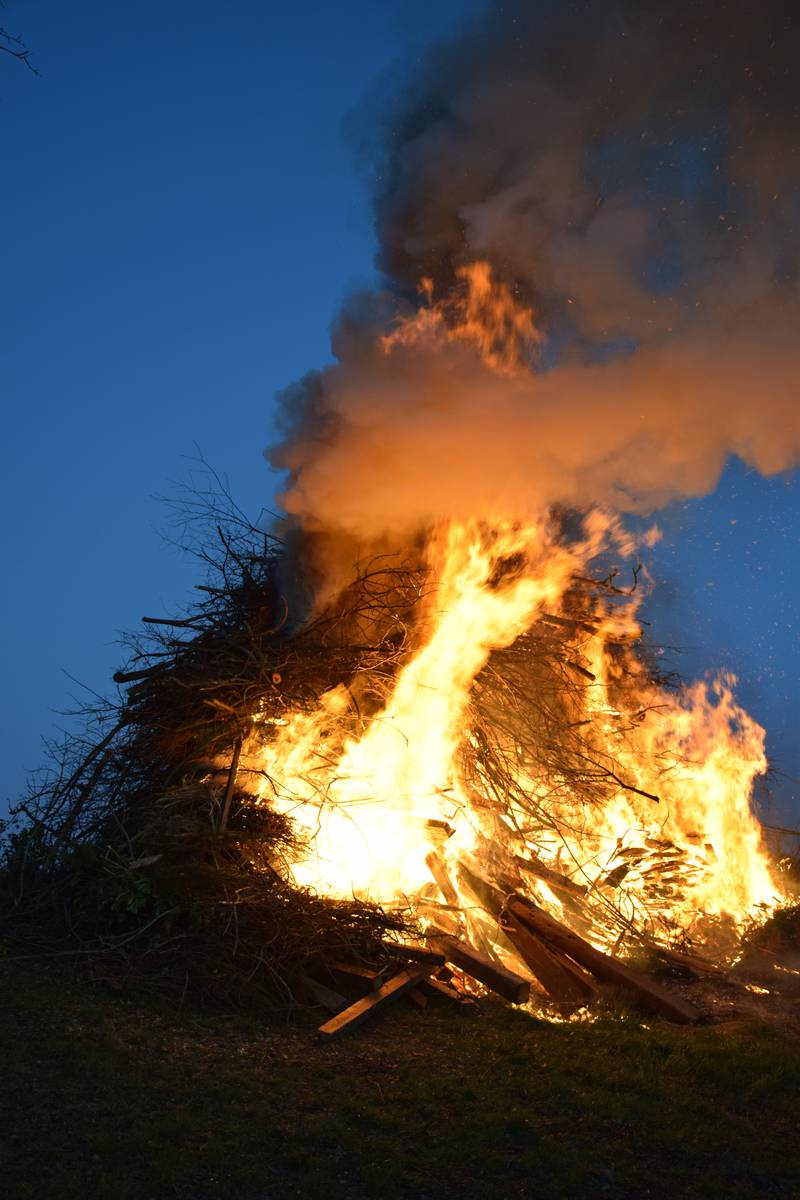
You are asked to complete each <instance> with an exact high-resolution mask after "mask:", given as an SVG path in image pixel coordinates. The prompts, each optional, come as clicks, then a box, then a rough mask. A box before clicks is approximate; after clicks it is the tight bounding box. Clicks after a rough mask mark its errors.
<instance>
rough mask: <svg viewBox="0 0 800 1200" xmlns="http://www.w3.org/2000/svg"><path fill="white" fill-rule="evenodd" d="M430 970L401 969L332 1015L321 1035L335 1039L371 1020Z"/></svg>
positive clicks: (320, 1030)
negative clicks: (334, 1015) (379, 985)
mask: <svg viewBox="0 0 800 1200" xmlns="http://www.w3.org/2000/svg"><path fill="white" fill-rule="evenodd" d="M429 971H430V968H429V967H414V968H409V969H408V970H405V971H400V973H399V974H398V975H393V976H392V978H391V979H387V980H386V983H384V984H382V985H381V987H379V988H378V990H377V991H376V992H371V993H370V995H369V996H364V997H363V998H362V999H361V1000H357V1001H356V1002H355V1004H351V1005H350V1007H349V1008H346V1009H345V1010H344V1012H340V1013H339V1014H338V1016H336V1017H332V1018H331V1020H330V1021H326V1022H325V1024H324V1025H320V1027H319V1033H320V1035H321V1036H322V1037H323V1038H326V1039H328V1040H333V1038H337V1037H340V1036H341V1035H342V1034H343V1033H345V1032H348V1031H349V1030H351V1029H355V1027H356V1026H357V1025H361V1024H362V1023H363V1022H364V1021H367V1020H369V1018H370V1017H373V1016H375V1015H376V1014H377V1013H379V1012H380V1011H381V1010H382V1009H384V1008H386V1007H387V1006H388V1005H389V1004H391V1003H392V1001H394V1000H397V999H399V997H400V996H402V995H403V993H404V992H407V991H409V989H410V988H414V987H416V986H417V984H419V983H422V981H423V980H424V979H427V977H428V972H429Z"/></svg>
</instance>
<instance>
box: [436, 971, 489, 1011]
mask: <svg viewBox="0 0 800 1200" xmlns="http://www.w3.org/2000/svg"><path fill="white" fill-rule="evenodd" d="M422 986H423V987H424V988H427V989H428V990H429V991H431V992H435V993H436V995H437V996H444V997H445V998H446V999H448V1000H452V1002H453V1003H454V1004H457V1005H458V1007H459V1009H460V1010H461V1011H462V1012H477V1011H478V1002H477V1000H475V999H474V998H473V997H472V996H466V995H464V993H463V992H460V991H459V990H458V988H454V987H453V986H452V984H449V983H445V982H444V980H443V979H426V980H425V982H424V983H423V984H422Z"/></svg>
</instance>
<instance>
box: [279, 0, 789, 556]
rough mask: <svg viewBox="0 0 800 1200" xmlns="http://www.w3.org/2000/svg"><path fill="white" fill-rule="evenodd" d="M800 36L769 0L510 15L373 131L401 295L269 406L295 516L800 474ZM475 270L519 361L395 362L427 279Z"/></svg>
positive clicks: (452, 353)
mask: <svg viewBox="0 0 800 1200" xmlns="http://www.w3.org/2000/svg"><path fill="white" fill-rule="evenodd" d="M798 30H800V17H798V15H796V8H795V6H794V5H793V4H788V3H779V2H774V0H766V2H763V3H760V4H758V5H756V4H753V3H751V2H750V0H746V2H745V3H741V0H735V2H734V0H732V2H731V3H726V2H725V0H652V2H647V0H645V2H642V0H619V2H618V3H609V2H608V0H584V2H572V3H568V2H564V0H541V2H539V3H535V2H533V3H532V2H531V0H519V2H514V0H511V2H505V3H503V4H502V5H500V4H498V5H497V6H495V7H492V8H491V9H490V11H489V12H488V13H487V14H486V16H485V18H484V19H483V20H482V21H481V22H480V23H478V25H476V26H474V27H473V28H471V29H470V30H469V31H467V32H465V33H464V34H463V35H462V36H460V37H459V38H457V39H455V40H454V41H453V42H452V43H451V44H448V45H445V46H440V47H436V48H435V49H433V50H432V51H431V53H430V55H429V58H428V61H427V62H426V63H424V64H423V66H422V67H421V68H417V69H416V70H415V71H414V72H411V73H410V75H409V80H408V87H407V89H406V90H405V93H404V95H403V96H401V97H395V99H394V100H393V102H392V104H391V105H390V106H388V107H387V109H386V111H385V112H384V113H383V114H382V120H381V121H380V122H379V124H380V125H381V128H382V129H383V130H384V131H385V134H384V141H383V146H382V149H381V150H380V152H379V162H378V163H377V168H378V174H379V177H380V178H381V180H382V184H381V188H380V191H379V193H378V194H377V195H376V197H375V218H376V230H377V234H378V239H379V247H380V248H379V258H378V262H379V266H380V269H381V271H382V274H383V279H384V283H385V286H384V287H383V289H382V290H381V291H379V292H376V293H374V294H367V295H359V296H356V297H353V298H351V299H350V301H348V303H347V304H346V305H345V307H344V309H343V312H342V313H341V315H340V317H339V319H338V321H337V323H336V326H335V329H334V334H333V352H334V358H335V361H334V363H333V364H332V365H331V366H330V367H329V368H327V369H326V370H323V371H322V372H316V373H312V374H311V375H309V376H307V377H306V378H305V379H304V380H302V381H300V383H298V384H295V385H294V386H293V387H291V388H289V389H287V391H286V392H285V393H284V394H283V396H282V399H281V406H282V417H283V420H284V422H285V424H284V436H283V441H282V442H281V444H280V445H279V446H278V447H277V448H276V449H275V450H273V451H272V453H271V461H272V462H273V464H274V465H275V466H276V467H279V468H282V469H285V470H287V471H288V473H289V474H288V482H287V485H286V489H285V491H284V494H283V496H282V503H283V505H284V507H285V509H286V511H287V512H289V513H290V514H293V515H294V516H295V517H296V518H297V519H298V520H299V521H300V522H301V523H302V525H303V526H304V527H305V528H306V529H308V530H327V531H331V532H334V533H335V532H336V531H342V532H344V533H345V534H347V535H350V536H354V537H356V538H359V539H376V538H379V537H382V536H385V535H388V536H389V537H390V538H394V539H399V538H401V537H403V538H408V537H409V536H410V535H413V534H414V533H415V532H416V531H418V530H420V529H421V528H424V527H426V526H428V525H430V524H431V523H433V522H435V521H436V520H438V519H440V518H442V517H446V516H452V515H456V516H457V515H463V514H469V515H486V516H493V515H497V514H499V513H519V514H521V515H524V514H526V513H529V512H533V511H536V510H540V509H541V508H542V507H546V506H548V505H552V504H566V505H575V506H584V505H590V504H596V503H599V504H604V505H611V506H613V507H615V508H617V509H620V510H623V511H638V512H646V511H650V510H653V509H656V508H658V507H659V506H662V505H664V504H665V503H667V502H669V501H671V500H675V499H678V498H682V497H689V496H698V495H702V494H705V493H707V492H708V491H710V490H711V489H713V488H714V486H715V484H716V482H717V480H718V478H719V475H720V472H721V470H722V467H723V465H724V463H725V460H726V459H727V458H728V456H729V455H731V454H737V455H739V456H740V457H741V458H742V459H744V460H745V461H746V462H747V463H749V464H751V465H752V466H754V467H756V468H757V469H758V470H759V471H761V472H763V473H765V474H770V473H774V472H777V471H780V470H783V469H786V468H788V467H791V466H793V465H794V464H795V463H797V461H798V459H800V402H799V400H800V397H798V390H799V388H798V372H797V358H798V356H797V349H796V347H797V338H798V332H800V288H799V287H798V267H799V266H800V233H799V229H800V227H799V226H798V216H799V215H800V85H799V84H798V80H799V79H800V74H798V70H797V62H798V52H799V51H800V37H799V36H798ZM478 261H480V262H486V263H488V264H489V265H490V267H491V270H492V273H493V277H494V278H495V279H496V280H497V281H498V282H499V285H500V286H502V287H503V288H505V289H507V290H508V292H509V294H511V295H513V297H514V298H515V301H516V303H517V304H519V305H520V306H530V308H531V309H532V310H533V314H534V321H535V324H536V327H537V330H538V331H539V333H540V335H541V337H540V338H538V339H535V340H534V339H531V341H530V343H529V344H528V345H527V346H526V348H525V356H524V359H525V361H524V363H523V365H522V367H521V368H519V369H515V370H502V369H497V366H496V364H494V365H493V364H492V363H491V362H490V361H487V357H486V355H485V354H482V353H480V351H479V349H478V348H476V346H475V344H473V342H471V341H470V340H469V339H458V338H456V339H448V338H443V337H420V338H417V339H416V340H409V341H407V342H403V341H402V340H401V341H399V342H398V343H397V344H396V345H394V346H393V348H392V350H391V352H390V353H386V351H385V348H383V347H382V345H381V338H382V337H383V336H384V335H386V334H387V333H391V332H392V330H393V329H396V323H397V321H398V319H400V320H402V319H404V318H408V316H409V314H411V313H413V312H414V311H415V309H416V308H417V307H418V306H419V305H420V304H423V303H427V300H422V299H421V298H420V296H419V294H418V292H417V288H418V285H419V282H420V280H421V279H423V278H426V279H428V280H429V281H430V284H429V285H428V287H429V290H430V289H432V294H433V297H434V302H435V301H436V300H437V298H438V299H441V298H446V297H448V296H451V295H455V294H458V292H459V289H460V288H462V286H463V283H462V274H461V272H463V268H464V267H465V265H467V264H469V263H474V262H478ZM445 311H446V310H445Z"/></svg>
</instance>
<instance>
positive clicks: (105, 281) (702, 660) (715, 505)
mask: <svg viewBox="0 0 800 1200" xmlns="http://www.w3.org/2000/svg"><path fill="white" fill-rule="evenodd" d="M481 7H482V6H481V5H480V4H478V3H466V0H440V2H439V3H438V4H436V5H435V6H434V5H424V4H422V3H416V2H414V3H409V2H407V0H402V2H401V3H400V4H399V5H396V6H389V5H383V4H375V3H368V2H367V0H347V2H346V3H341V4H338V5H317V4H308V3H304V2H302V0H301V2H298V3H295V4H293V5H291V6H283V5H277V4H275V5H273V4H269V3H258V2H256V0H235V2H234V3H232V4H228V5H225V6H218V5H212V4H206V3H202V2H200V3H197V4H194V5H192V6H182V5H164V4H156V3H154V2H152V0H143V2H142V3H140V4H138V5H136V6H109V5H107V4H101V3H99V0H86V2H85V3H83V4H80V5H68V6H65V5H63V4H56V3H55V2H54V0H20V2H19V3H10V4H9V5H8V6H7V7H6V9H5V10H4V16H3V21H4V23H5V24H6V26H7V27H9V28H10V29H11V30H12V31H13V32H19V33H20V34H23V35H24V37H25V39H26V42H27V44H28V45H29V46H30V48H31V50H32V55H33V60H34V62H35V65H36V66H37V68H38V69H39V71H40V75H39V76H38V77H37V76H34V75H33V74H31V73H30V72H28V71H26V70H25V68H24V67H23V66H20V65H19V64H16V63H14V62H12V61H11V60H9V61H5V60H4V61H2V62H0V111H2V118H3V130H4V132H3V137H4V164H5V173H6V177H5V186H4V188H3V197H2V203H3V208H4V212H3V230H4V237H3V261H4V270H3V288H2V305H3V312H2V330H3V339H4V346H3V359H4V370H3V386H4V389H5V397H6V403H5V410H4V411H5V412H6V414H7V421H8V426H9V435H8V438H7V446H6V456H5V460H6V461H5V469H4V471H3V478H2V486H3V489H4V507H5V511H6V523H5V527H6V545H5V561H6V587H5V589H4V605H5V611H4V614H3V631H4V642H5V644H4V648H3V661H4V667H5V679H4V686H3V700H4V714H3V715H4V720H3V723H2V756H3V762H4V766H5V781H6V785H5V793H6V794H5V797H0V803H2V802H3V800H4V799H8V800H13V798H14V797H15V796H17V795H18V794H19V793H20V791H21V790H22V788H23V786H24V781H25V776H26V772H27V771H28V770H29V769H31V768H34V767H36V766H38V765H40V763H41V760H42V750H41V738H42V736H43V735H48V736H52V735H53V733H54V732H55V729H56V726H57V725H58V724H59V723H63V722H60V719H59V718H57V717H56V716H55V715H54V710H63V709H66V708H69V707H70V703H71V701H70V696H71V695H73V694H78V687H77V685H76V684H75V683H73V682H72V681H71V680H70V678H69V677H68V676H74V677H75V678H76V679H78V680H80V681H82V682H83V683H85V684H86V685H87V686H88V687H89V688H92V689H95V690H98V691H104V690H106V689H107V688H108V687H109V686H111V685H110V676H111V674H112V672H113V670H114V669H115V668H116V667H117V666H118V665H119V664H120V660H121V658H122V657H124V656H123V654H122V651H121V648H120V647H119V646H118V645H116V644H115V639H116V638H117V636H118V634H119V631H122V630H125V629H129V628H132V627H134V626H135V625H136V624H137V622H138V620H139V618H140V617H141V616H142V615H143V614H152V615H163V614H175V612H176V611H177V610H179V609H180V607H181V606H182V604H184V603H185V602H186V600H187V599H188V598H189V596H190V591H191V586H192V584H193V583H195V582H200V581H201V579H200V578H199V576H198V571H197V568H196V566H195V565H194V564H193V563H192V562H191V561H189V560H186V559H184V558H182V557H181V556H180V555H179V554H178V553H177V552H176V551H175V550H174V549H173V548H171V547H170V546H169V545H167V544H166V542H165V540H164V538H163V537H162V536H161V533H160V532H159V531H166V532H167V533H168V532H169V529H168V514H167V513H166V512H165V510H164V508H163V506H162V505H161V504H160V503H159V502H158V501H157V500H156V499H155V497H156V496H158V495H159V494H162V495H163V494H174V493H175V491H176V488H177V486H178V485H179V484H180V483H182V482H186V481H187V480H188V479H189V477H190V474H191V471H192V465H191V459H192V458H193V457H194V456H195V454H196V449H195V448H196V447H197V448H199V451H200V452H201V453H202V454H203V455H204V456H205V458H206V459H207V460H208V461H209V462H210V463H211V464H212V466H213V467H214V468H215V469H216V470H217V471H218V472H219V473H220V474H222V475H224V476H226V477H227V478H228V480H229V482H230V486H231V490H232V491H233V493H234V495H235V497H236V498H237V500H238V502H239V504H240V505H241V507H242V508H243V509H244V510H245V511H246V512H247V513H248V514H249V515H251V516H252V517H253V519H256V518H257V517H258V514H259V512H260V511H261V510H262V509H263V508H269V507H270V506H271V505H272V503H273V495H274V489H275V486H276V480H275V477H274V476H273V475H272V474H271V473H270V471H269V469H268V467H267V466H266V464H265V462H264V459H263V456H262V450H263V448H264V446H265V445H267V444H268V443H269V442H270V441H271V440H272V438H273V433H272V414H273V396H274V394H275V392H276V391H277V390H278V389H280V388H282V387H284V386H285V385H286V384H287V383H289V382H291V381H292V380H293V379H296V378H297V377H299V376H301V375H302V374H303V373H304V372H305V371H306V370H308V369H309V368H311V367H315V366H321V365H324V363H325V362H326V361H327V359H328V357H329V346H328V330H329V325H330V322H331V319H332V318H333V316H334V314H335V312H336V309H337V306H338V304H339V303H340V301H341V299H342V297H343V296H344V295H345V293H346V292H347V291H348V290H349V289H351V288H353V287H354V286H357V285H358V284H359V283H363V282H369V281H370V280H371V279H372V278H373V276H374V268H373V263H372V260H373V255H374V252H375V241H374V235H373V230H372V217H371V213H370V207H369V192H370V186H371V183H373V182H374V180H373V179H372V175H371V171H370V166H369V163H368V162H367V163H365V162H364V160H363V156H360V155H359V145H358V142H359V136H358V131H359V129H360V128H361V122H360V120H359V118H358V117H357V116H354V115H353V114H354V113H356V112H357V111H358V110H361V111H363V110H364V107H365V106H366V107H368V106H369V103H370V97H371V96H378V95H380V91H381V88H382V87H383V86H384V85H385V81H386V78H387V75H388V76H389V77H391V78H396V77H397V76H398V74H399V75H400V76H402V72H403V70H404V64H406V63H407V62H408V61H409V60H411V61H413V60H414V59H415V58H416V57H418V55H419V53H420V50H421V48H422V47H423V46H424V45H425V44H426V43H427V42H429V41H430V40H431V38H433V37H434V36H436V35H437V34H439V33H444V32H447V31H448V30H452V29H453V28H454V27H455V26H456V24H457V23H458V22H460V21H464V20H465V19H467V18H468V16H469V14H470V13H472V12H475V11H478V10H479V9H480V8H481ZM187 14H189V15H187ZM656 520H657V521H658V523H659V524H660V525H661V526H662V529H663V531H664V539H663V541H662V543H661V544H660V546H659V547H658V548H657V549H656V551H655V552H654V553H653V556H652V559H651V560H650V563H649V565H650V570H651V573H652V575H653V577H654V579H655V580H656V582H657V584H658V588H657V592H656V594H655V596H654V597H653V600H652V602H651V604H650V606H649V617H650V620H651V621H652V622H653V624H652V628H651V636H652V638H653V640H654V641H656V642H661V643H665V644H666V645H668V646H669V647H671V649H670V650H669V651H668V654H667V655H665V657H668V659H669V662H670V665H673V666H675V667H676V668H677V669H678V670H681V671H682V672H683V673H684V674H685V675H686V676H687V677H688V678H692V677H695V676H697V675H699V674H702V673H703V672H704V671H706V670H708V669H711V668H714V667H717V666H722V667H725V668H727V669H731V670H734V671H735V672H736V674H737V675H738V676H739V679H740V689H739V696H740V699H741V700H742V702H743V703H744V705H745V707H747V708H748V710H749V711H751V713H752V714H753V715H754V716H755V717H756V718H757V719H758V720H759V721H761V722H762V723H763V724H764V725H765V726H766V728H767V731H768V739H767V748H768V752H769V753H770V755H771V758H772V760H773V762H774V766H775V767H776V768H777V771H778V773H777V774H776V778H775V781H774V784H773V788H774V794H775V799H774V802H773V807H772V809H771V811H770V813H769V819H771V820H773V821H775V822H777V823H782V822H786V823H794V824H795V825H796V824H798V823H800V784H798V783H797V782H796V777H798V776H800V747H799V746H798V739H797V713H798V711H800V638H799V637H798V632H799V629H798V622H799V621H800V618H799V617H798V599H797V598H798V594H800V556H799V555H798V528H799V527H800V486H799V481H798V478H797V474H796V473H791V474H788V475H787V474H784V475H781V476H777V477H775V478H772V479H770V480H765V479H763V478H761V477H760V476H758V475H757V474H755V473H754V472H752V471H748V470H745V469H744V468H743V467H742V466H741V465H740V464H738V463H732V464H731V465H730V466H729V468H728V470H727V471H726V473H725V475H724V477H723V481H722V483H721V485H720V488H719V489H718V491H717V492H716V493H715V494H714V495H713V496H711V497H708V498H707V499H705V500H703V501H696V502H695V501H692V502H690V503H688V504H684V505H677V506H675V507H674V508H671V509H670V510H668V511H666V512H665V513H663V514H659V515H658V516H657V518H656Z"/></svg>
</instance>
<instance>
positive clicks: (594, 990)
mask: <svg viewBox="0 0 800 1200" xmlns="http://www.w3.org/2000/svg"><path fill="white" fill-rule="evenodd" d="M503 929H504V930H505V933H506V937H507V938H508V939H509V941H510V942H511V943H512V945H513V947H514V949H515V950H516V952H517V954H519V956H520V958H521V959H522V961H523V962H524V963H525V965H526V967H528V969H529V970H530V971H531V973H532V974H533V975H534V976H535V977H536V978H537V979H538V980H539V983H540V984H541V985H542V987H543V988H544V990H545V991H546V992H547V993H548V994H549V995H550V996H552V997H553V999H554V1000H559V1001H561V1002H563V1003H567V1004H589V1003H591V1001H592V1000H594V999H596V998H597V996H598V994H599V988H598V987H597V984H596V983H595V982H594V980H593V979H592V977H591V975H589V973H588V972H587V971H584V970H583V969H582V968H581V967H579V966H578V965H577V963H574V962H572V960H571V959H569V958H567V957H566V956H565V955H563V954H560V953H559V952H558V951H557V950H556V949H555V948H553V947H550V946H548V945H547V944H546V943H545V942H543V941H541V940H540V939H539V938H537V937H536V935H535V934H534V933H533V932H532V931H531V930H530V929H529V928H528V927H527V925H524V924H523V923H522V921H520V920H519V919H518V918H517V917H516V916H514V914H513V913H511V912H508V913H506V915H505V917H504V919H503Z"/></svg>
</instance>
